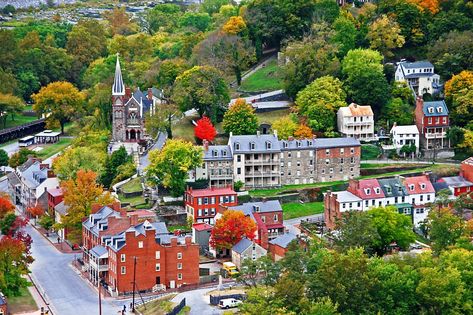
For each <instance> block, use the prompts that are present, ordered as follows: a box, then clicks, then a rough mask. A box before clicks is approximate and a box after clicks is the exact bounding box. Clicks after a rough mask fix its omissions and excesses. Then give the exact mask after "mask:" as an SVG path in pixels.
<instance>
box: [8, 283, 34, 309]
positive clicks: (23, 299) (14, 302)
mask: <svg viewBox="0 0 473 315" xmlns="http://www.w3.org/2000/svg"><path fill="white" fill-rule="evenodd" d="M8 308H9V311H10V312H11V313H12V314H20V313H27V312H34V311H36V310H38V306H37V305H36V302H35V300H34V299H33V296H31V293H30V291H29V290H28V288H23V289H21V290H20V295H19V296H13V297H9V298H8Z"/></svg>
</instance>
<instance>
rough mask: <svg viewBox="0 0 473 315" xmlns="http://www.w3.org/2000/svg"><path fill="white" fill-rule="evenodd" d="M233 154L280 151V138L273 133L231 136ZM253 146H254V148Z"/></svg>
mask: <svg viewBox="0 0 473 315" xmlns="http://www.w3.org/2000/svg"><path fill="white" fill-rule="evenodd" d="M228 144H229V145H230V147H231V150H232V152H233V154H238V153H270V152H280V151H281V148H280V146H279V140H278V138H277V137H276V136H275V135H273V134H271V135H243V136H231V137H230V139H229V140H228ZM252 146H253V148H252Z"/></svg>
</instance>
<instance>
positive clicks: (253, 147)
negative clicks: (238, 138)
mask: <svg viewBox="0 0 473 315" xmlns="http://www.w3.org/2000/svg"><path fill="white" fill-rule="evenodd" d="M255 148H256V144H255V143H254V142H251V143H250V150H254V149H255Z"/></svg>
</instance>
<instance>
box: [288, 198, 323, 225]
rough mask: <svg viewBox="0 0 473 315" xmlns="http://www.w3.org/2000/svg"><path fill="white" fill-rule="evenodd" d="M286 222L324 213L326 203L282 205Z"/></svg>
mask: <svg viewBox="0 0 473 315" xmlns="http://www.w3.org/2000/svg"><path fill="white" fill-rule="evenodd" d="M282 209H283V213H284V220H288V219H293V218H298V217H304V216H308V215H313V214H318V213H322V212H324V203H323V202H321V201H319V202H308V203H300V202H291V203H285V204H283V205H282Z"/></svg>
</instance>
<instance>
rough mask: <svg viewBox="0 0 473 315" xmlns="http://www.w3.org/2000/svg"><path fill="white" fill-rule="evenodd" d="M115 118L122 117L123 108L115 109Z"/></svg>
mask: <svg viewBox="0 0 473 315" xmlns="http://www.w3.org/2000/svg"><path fill="white" fill-rule="evenodd" d="M115 118H122V111H121V110H117V111H115Z"/></svg>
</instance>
